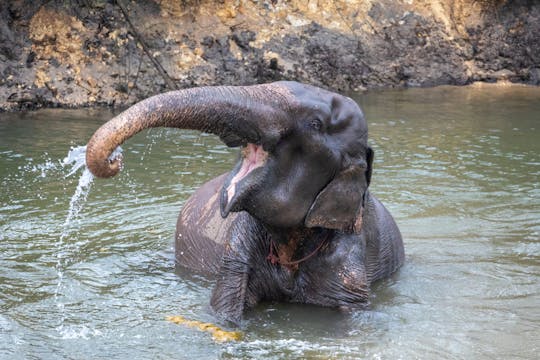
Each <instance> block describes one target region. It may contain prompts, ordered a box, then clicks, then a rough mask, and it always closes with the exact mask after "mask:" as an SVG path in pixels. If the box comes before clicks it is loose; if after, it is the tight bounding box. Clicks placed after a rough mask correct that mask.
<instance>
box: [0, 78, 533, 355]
mask: <svg viewBox="0 0 540 360" xmlns="http://www.w3.org/2000/svg"><path fill="white" fill-rule="evenodd" d="M356 99H357V100H358V101H359V103H360V104H361V105H362V107H363V108H364V110H365V113H366V117H367V119H368V120H369V126H370V139H371V144H372V145H373V147H374V149H375V159H376V163H375V170H374V174H373V182H372V191H373V192H374V193H375V194H377V196H378V197H379V198H381V200H383V202H384V203H385V204H386V205H387V206H388V208H389V209H390V210H391V212H392V213H393V214H394V216H395V217H396V220H397V222H398V224H399V226H400V228H401V230H402V232H403V235H404V238H405V246H406V252H407V260H406V265H405V266H404V267H403V269H402V270H401V271H399V272H398V273H397V274H396V275H395V276H394V277H393V278H391V279H388V280H385V281H383V282H381V283H379V284H377V285H376V286H375V292H374V295H373V297H372V298H371V302H372V307H371V309H370V310H368V311H362V312H357V313H353V314H340V313H337V312H335V311H333V310H329V309H320V308H316V307H308V306H298V305H288V304H273V303H272V304H262V305H261V306H259V307H257V308H256V309H254V310H253V311H251V312H250V313H249V314H248V316H247V322H246V329H245V330H246V340H245V341H244V342H241V343H237V344H227V345H218V344H214V343H213V342H212V341H211V339H210V337H208V336H207V335H206V334H203V333H199V332H197V331H194V330H192V329H189V328H184V327H180V326H177V325H174V324H170V323H168V322H166V321H165V317H166V316H167V315H176V314H180V315H183V316H185V317H187V318H193V319H197V320H200V321H213V320H214V319H213V318H212V316H211V315H210V314H209V312H208V311H207V310H208V309H207V304H208V299H209V296H210V290H211V288H212V283H213V280H212V279H205V278H201V277H200V276H199V275H197V274H191V275H187V274H176V273H175V269H174V260H173V259H174V257H173V249H172V238H173V233H174V225H175V221H176V216H177V214H178V211H179V209H180V207H181V204H182V203H183V201H184V200H185V199H186V198H187V197H188V196H189V194H191V193H192V192H193V189H195V188H196V187H198V186H200V184H202V183H203V182H204V181H206V180H208V179H210V178H211V177H214V176H217V175H218V174H220V173H222V172H225V171H227V170H228V169H230V168H231V166H232V164H233V163H234V161H235V158H236V154H235V152H234V151H231V150H229V149H227V148H226V147H225V146H224V145H222V144H221V143H220V142H219V141H218V140H217V139H216V138H215V137H213V136H209V135H199V134H197V133H194V132H185V131H178V130H169V129H154V130H152V131H150V132H147V133H144V134H140V135H137V136H136V137H135V138H134V139H132V140H131V141H130V142H128V143H127V144H126V145H125V147H124V155H125V169H124V171H123V172H122V173H121V174H120V175H119V177H117V178H116V179H113V180H109V181H102V180H97V181H96V182H94V184H93V189H92V191H91V192H90V193H89V194H88V199H87V202H86V203H85V206H84V208H83V209H82V210H81V212H80V214H79V216H78V217H76V219H75V220H74V224H73V227H72V230H73V231H70V232H69V235H68V236H66V237H65V239H64V241H63V244H62V246H61V249H59V248H58V239H59V237H60V236H61V234H62V231H63V230H62V224H64V222H65V219H66V216H67V214H68V207H69V201H70V199H71V196H72V195H73V192H74V190H75V188H76V187H77V183H78V179H77V178H76V177H69V178H65V175H66V171H67V169H64V168H62V166H61V165H60V161H59V160H60V159H62V158H63V157H64V156H65V153H66V150H67V149H68V148H69V147H70V146H74V145H82V144H84V143H85V142H86V141H87V140H88V138H89V136H90V135H91V134H92V132H93V131H94V130H95V129H96V128H97V127H98V126H99V125H100V124H101V123H102V122H103V121H104V120H106V119H108V118H110V117H111V116H112V113H110V112H109V111H87V110H83V111H58V110H46V111H39V112H34V113H28V114H0V138H1V139H2V140H1V142H0V186H1V188H2V191H1V192H0V200H1V202H0V241H1V245H2V250H0V286H1V288H2V291H1V292H0V309H1V312H0V358H12V357H14V356H15V357H16V356H19V357H22V358H32V357H36V358H73V357H84V358H98V357H104V356H107V357H120V358H126V357H136V358H155V357H163V358H218V357H221V358H237V357H246V358H258V357H261V356H265V357H267V358H276V359H277V358H292V359H294V358H299V359H300V358H315V359H316V358H321V359H326V358H350V359H357V358H391V357H398V358H451V359H453V358H475V359H491V358H516V357H518V358H531V359H533V358H536V357H537V353H538V338H539V337H540V310H538V309H539V306H538V305H539V304H540V288H539V287H538V282H539V280H540V276H539V274H540V240H539V238H540V237H539V234H540V206H539V205H540V200H539V196H540V189H539V184H540V181H539V175H540V142H538V138H539V135H540V134H539V129H538V127H539V123H538V119H540V91H539V89H536V88H526V87H510V88H499V87H488V88H452V87H443V88H437V89H411V90H407V91H384V92H372V93H367V94H362V95H358V96H356ZM59 251H62V252H63V255H62V256H64V258H65V260H66V261H65V263H64V264H63V266H62V279H61V283H62V286H61V287H60V289H58V284H59V281H60V279H59V275H58V268H57V259H58V254H59ZM55 293H56V296H55Z"/></svg>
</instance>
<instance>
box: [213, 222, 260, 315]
mask: <svg viewBox="0 0 540 360" xmlns="http://www.w3.org/2000/svg"><path fill="white" fill-rule="evenodd" d="M263 238H264V232H263V230H262V229H261V227H260V225H258V223H257V222H256V220H254V219H253V218H252V217H251V216H250V215H249V214H247V213H245V212H242V213H239V216H238V218H237V219H236V221H235V222H234V223H233V224H232V228H231V231H230V240H229V242H228V243H227V244H226V245H225V251H224V253H223V257H222V260H221V265H220V268H219V271H218V274H219V277H218V280H217V283H216V286H215V288H214V290H213V292H212V298H211V300H210V305H211V306H212V309H213V310H214V311H215V313H216V315H217V316H218V317H220V318H222V319H223V320H226V321H231V322H233V323H236V324H238V323H239V322H240V320H241V318H242V314H243V312H244V310H245V309H247V308H249V307H252V306H254V305H255V304H256V303H257V302H258V301H259V299H260V296H261V294H258V293H257V291H256V290H255V289H254V288H253V286H251V285H252V284H250V282H252V281H253V280H254V277H255V276H258V275H257V274H256V273H254V272H253V265H254V263H255V262H256V261H260V259H259V257H260V256H261V254H262V244H263V243H264V239H263Z"/></svg>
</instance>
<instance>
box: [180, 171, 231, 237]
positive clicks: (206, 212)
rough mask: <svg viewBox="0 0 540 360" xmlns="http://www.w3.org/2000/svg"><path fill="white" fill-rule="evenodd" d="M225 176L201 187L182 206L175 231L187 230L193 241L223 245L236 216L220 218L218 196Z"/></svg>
mask: <svg viewBox="0 0 540 360" xmlns="http://www.w3.org/2000/svg"><path fill="white" fill-rule="evenodd" d="M226 176H227V174H223V175H220V176H218V177H216V178H214V179H212V180H210V181H208V182H207V183H205V184H204V185H202V186H201V187H200V188H199V189H198V190H197V191H196V192H195V193H194V194H193V195H192V196H191V197H190V198H189V199H188V200H187V201H186V203H185V204H184V207H183V208H182V211H181V213H180V216H179V218H178V227H177V230H178V231H180V230H181V229H183V230H187V231H188V232H189V233H190V235H191V237H192V238H194V240H195V241H197V239H201V240H202V239H204V240H210V241H212V242H215V243H217V244H223V243H224V242H225V241H226V239H227V236H228V231H229V228H230V227H231V224H232V223H233V222H234V221H235V220H236V217H237V215H236V214H235V213H231V214H230V215H229V216H228V217H227V218H226V219H223V218H222V217H221V212H220V208H219V194H220V190H221V187H222V186H223V182H224V181H225V178H226Z"/></svg>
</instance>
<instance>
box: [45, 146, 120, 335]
mask: <svg viewBox="0 0 540 360" xmlns="http://www.w3.org/2000/svg"><path fill="white" fill-rule="evenodd" d="M121 153H122V148H121V147H118V148H116V149H115V150H114V151H113V153H112V154H111V155H110V156H109V159H114V158H116V157H117V156H118V155H120V154H121ZM61 165H62V167H63V168H67V174H66V175H65V176H64V178H69V177H71V176H73V175H75V174H77V173H78V172H79V171H80V170H82V174H81V176H80V177H79V181H78V183H77V188H76V189H75V192H74V194H73V196H72V197H71V200H70V201H69V209H68V213H67V215H66V219H65V220H64V223H63V224H62V232H61V233H60V236H59V238H58V242H57V244H56V249H57V253H56V274H57V284H56V289H55V292H54V299H55V303H56V305H57V307H58V309H59V312H60V321H59V323H60V324H59V326H58V327H57V329H58V331H59V332H61V333H63V330H64V329H63V325H64V321H65V318H66V315H65V311H64V303H63V302H62V301H61V300H60V296H61V291H62V288H63V280H64V271H65V269H66V267H67V266H68V264H69V260H70V254H72V253H73V252H74V251H76V250H78V248H79V246H75V247H76V249H70V246H69V244H68V243H67V239H68V237H69V236H70V235H72V234H73V232H74V231H75V230H76V229H74V228H73V224H74V222H75V221H76V220H77V219H78V216H79V213H80V212H81V210H82V209H83V206H84V204H85V203H86V200H87V198H88V194H89V193H90V189H91V187H92V182H93V181H94V175H92V173H91V172H90V170H89V169H88V168H87V167H86V146H76V147H71V149H70V150H69V152H68V154H67V156H66V157H65V158H64V159H63V161H62V162H61Z"/></svg>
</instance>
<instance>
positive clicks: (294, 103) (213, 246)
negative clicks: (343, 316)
mask: <svg viewBox="0 0 540 360" xmlns="http://www.w3.org/2000/svg"><path fill="white" fill-rule="evenodd" d="M156 126H168V127H178V128H188V129H198V130H201V131H206V132H211V133H215V134H217V135H218V136H219V137H220V138H221V139H222V140H223V141H224V142H225V144H227V145H228V146H231V147H238V146H239V147H241V151H240V153H241V155H240V158H239V161H238V163H237V165H236V166H235V167H234V169H233V170H232V171H231V172H229V173H227V174H224V175H222V176H220V177H218V178H216V179H214V180H211V181H210V182H208V183H207V184H205V185H203V186H202V187H201V188H200V189H199V190H198V191H197V192H196V193H195V194H193V196H192V197H191V198H190V199H189V200H188V201H187V203H186V204H185V206H184V208H183V210H182V213H181V214H180V217H179V219H178V224H177V233H176V261H177V263H178V264H179V265H180V266H185V267H188V268H190V269H194V270H199V271H206V272H210V273H215V274H218V281H217V283H216V287H215V289H214V291H213V293H212V299H211V305H212V308H213V310H214V311H215V313H216V315H217V316H219V317H221V318H223V319H225V320H230V321H233V322H235V323H238V322H239V321H240V320H241V317H242V314H243V312H244V310H245V309H247V308H249V307H252V306H253V305H255V304H256V303H257V302H259V301H261V300H283V301H291V302H299V303H310V304H317V305H321V306H330V307H340V308H358V307H364V306H365V305H366V304H367V301H368V297H369V288H370V285H371V283H372V282H373V281H375V280H377V279H380V278H384V277H386V276H388V275H389V274H391V273H392V272H394V271H395V270H396V269H397V268H398V267H399V266H400V265H401V264H402V263H403V258H404V252H403V243H402V239H401V235H400V232H399V230H398V228H397V226H396V224H395V222H394V220H393V219H392V217H391V215H390V214H389V213H388V211H387V210H386V209H385V208H384V207H383V205H382V204H381V203H380V202H379V201H378V200H377V199H376V198H375V197H373V196H372V195H370V193H369V191H368V186H369V183H370V180H371V171H372V162H373V151H372V150H371V148H370V147H369V146H368V145H367V124H366V121H365V119H364V116H363V114H362V111H361V110H360V108H359V107H358V105H357V104H356V103H355V102H354V101H353V100H351V99H349V98H347V97H345V96H341V95H339V94H336V93H332V92H329V91H325V90H323V89H319V88H316V87H312V86H308V85H303V84H299V83H295V82H278V83H272V84H264V85H255V86H246V87H215V88H213V87H208V88H196V89H189V90H181V91H176V92H171V93H166V94H163V95H158V96H155V97H152V98H149V99H147V100H144V101H143V102H141V103H138V104H136V105H134V106H133V107H132V108H130V109H128V110H126V111H125V112H124V113H122V114H120V115H118V116H117V117H116V118H114V119H112V120H111V121H109V123H107V124H105V125H103V126H102V127H101V128H100V129H99V130H98V131H97V132H96V133H95V134H94V136H93V137H92V139H91V140H90V141H89V144H88V151H87V163H88V166H89V168H90V170H91V171H92V172H93V173H94V174H96V175H98V176H103V177H108V176H112V175H114V174H115V173H116V172H118V170H119V168H120V161H121V159H109V156H110V154H111V152H112V150H114V149H115V148H116V147H117V146H118V145H119V144H121V143H122V142H123V141H125V140H126V139H128V138H129V137H131V136H132V135H134V134H135V133H137V132H139V131H141V130H143V129H145V128H149V127H156ZM299 260H301V261H299Z"/></svg>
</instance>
